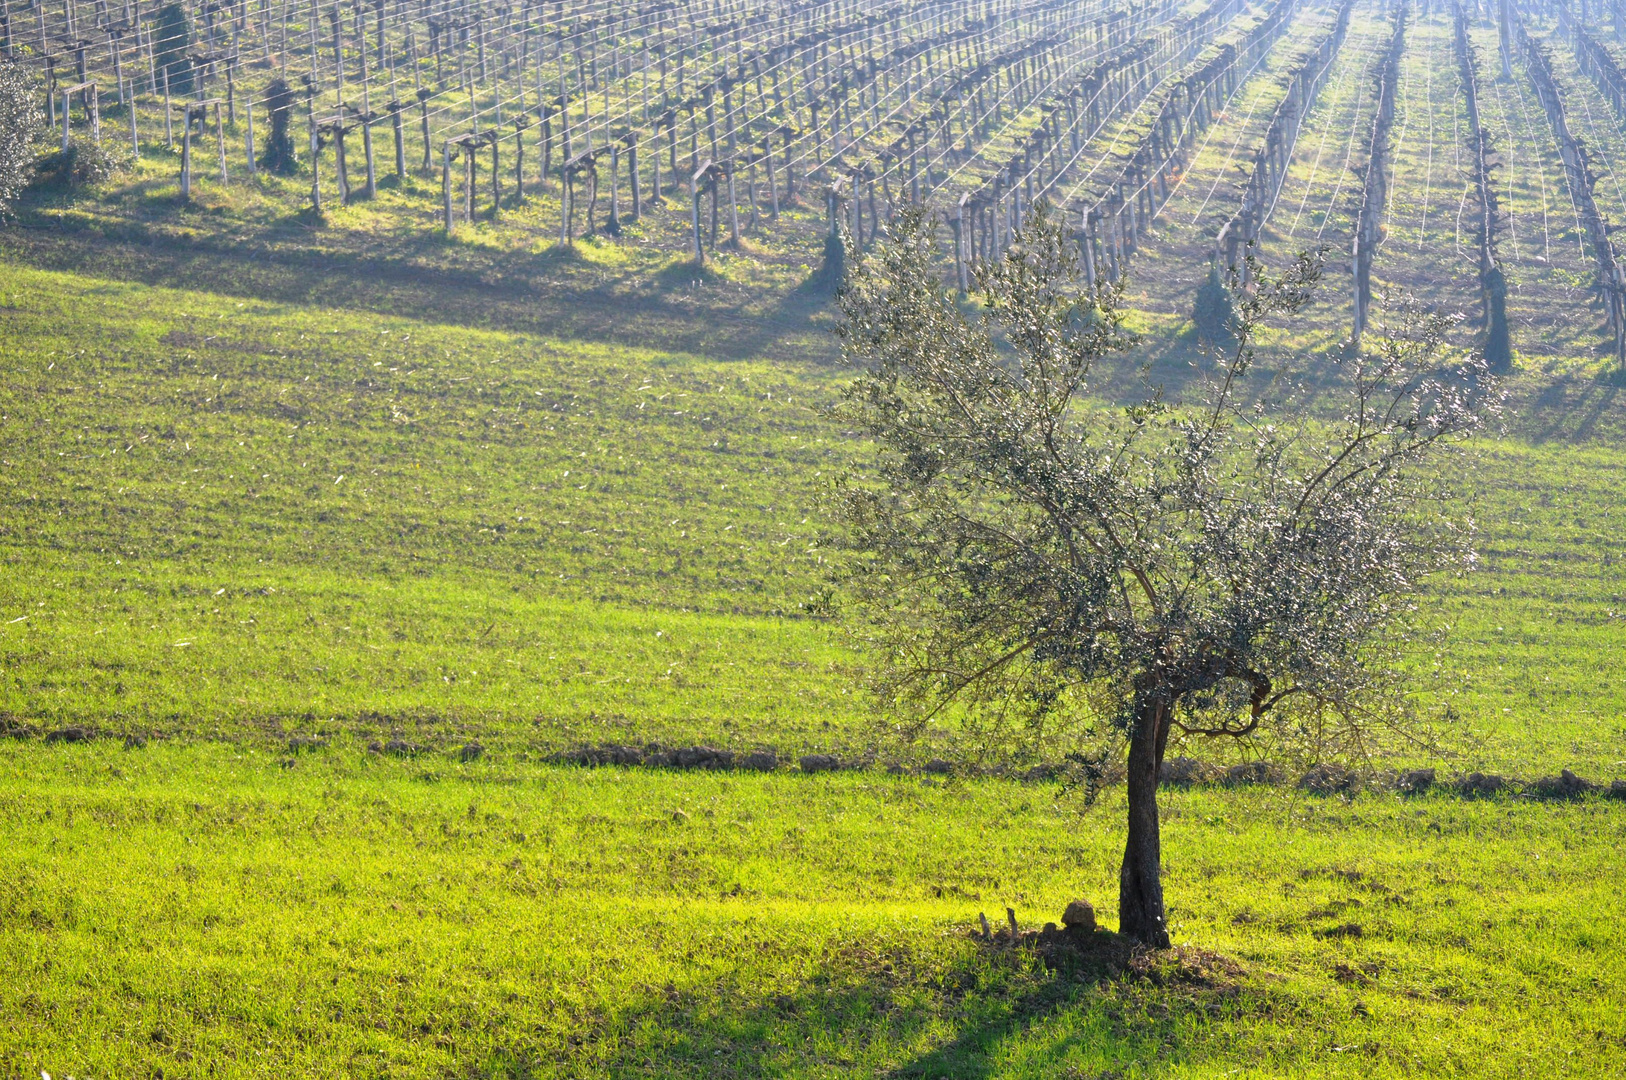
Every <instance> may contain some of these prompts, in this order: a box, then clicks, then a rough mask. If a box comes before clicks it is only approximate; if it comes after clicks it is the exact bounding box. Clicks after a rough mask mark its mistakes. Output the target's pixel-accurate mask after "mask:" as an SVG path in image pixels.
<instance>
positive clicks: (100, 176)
mask: <svg viewBox="0 0 1626 1080" xmlns="http://www.w3.org/2000/svg"><path fill="white" fill-rule="evenodd" d="M128 160H129V152H128V151H126V150H125V149H124V148H123V147H122V146H120V147H117V148H115V147H114V146H113V144H110V143H104V144H102V145H97V144H96V143H94V142H92V141H90V140H89V139H86V138H81V137H79V136H77V135H76V136H74V137H73V138H72V139H71V140H70V141H69V143H68V148H67V149H66V150H64V149H61V148H58V149H56V150H53V151H51V152H50V153H49V154H46V155H45V156H44V157H42V158H40V160H39V163H38V164H37V165H36V166H35V174H36V180H35V183H36V184H37V185H39V186H40V187H78V186H79V185H81V184H99V183H101V182H102V181H103V180H106V179H108V178H109V177H111V176H112V175H113V174H114V173H115V172H117V171H118V169H119V168H120V167H122V166H123V165H124V164H125V163H126V162H127V161H128Z"/></svg>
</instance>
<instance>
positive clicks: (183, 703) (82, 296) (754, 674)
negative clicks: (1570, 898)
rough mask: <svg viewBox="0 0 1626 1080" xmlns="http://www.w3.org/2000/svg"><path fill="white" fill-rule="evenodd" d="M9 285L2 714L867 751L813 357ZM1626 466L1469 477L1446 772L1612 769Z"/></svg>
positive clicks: (845, 451)
mask: <svg viewBox="0 0 1626 1080" xmlns="http://www.w3.org/2000/svg"><path fill="white" fill-rule="evenodd" d="M0 297H3V298H4V303H5V304H6V309H5V310H3V311H0V320H3V321H4V328H5V334H4V343H3V344H0V349H3V350H4V352H3V353H0V356H3V358H4V364H5V366H6V371H7V378H6V380H5V383H4V386H3V387H0V417H3V419H0V443H3V445H4V446H5V451H4V455H3V458H4V470H3V471H0V505H3V506H4V509H5V513H4V515H3V517H0V558H3V559H4V560H5V564H6V569H7V573H6V574H5V575H4V580H3V581H0V709H3V710H6V711H9V712H11V713H14V714H16V715H18V716H20V717H22V718H24V719H27V720H30V721H33V722H36V723H39V724H41V725H45V726H57V725H61V724H67V723H75V722H78V723H91V724H95V725H98V726H103V727H109V728H112V729H114V730H125V729H137V730H143V731H149V730H150V731H158V732H161V733H173V734H211V735H227V734H233V733H238V732H242V731H244V730H245V729H250V728H260V729H264V730H266V731H267V732H268V733H269V734H271V735H278V734H281V733H282V732H284V731H286V730H300V731H330V730H335V729H345V730H348V731H350V732H353V733H355V734H357V735H361V736H372V735H385V736H387V735H389V734H391V733H395V732H399V733H401V734H403V735H406V736H408V737H410V738H414V739H420V740H429V741H434V742H437V743H448V742H452V741H454V740H458V739H463V738H469V737H476V738H480V739H482V740H484V741H486V742H487V743H488V744H489V745H506V746H510V747H512V748H515V749H531V748H538V747H542V746H549V745H559V744H561V743H568V742H573V741H576V740H578V739H596V738H601V737H605V738H631V739H640V740H642V739H660V740H663V741H674V740H675V741H704V740H716V741H723V742H726V743H728V744H730V745H733V746H735V747H737V748H741V749H744V748H748V747H750V746H755V745H770V746H774V747H776V748H778V749H780V750H781V751H782V752H786V753H796V752H801V751H802V750H805V749H827V748H839V747H841V746H843V745H855V744H857V743H862V742H864V741H865V740H866V739H868V735H867V734H866V732H865V731H864V730H863V728H862V725H863V723H864V721H863V719H862V711H861V709H860V707H859V706H858V703H857V701H856V700H855V696H854V694H853V693H852V689H853V686H854V663H853V659H854V658H852V657H851V656H850V655H849V654H848V653H847V652H846V650H845V648H844V647H843V645H842V644H841V643H840V641H839V640H838V638H837V636H836V635H835V633H834V632H833V631H832V629H831V628H830V627H829V626H827V625H826V624H823V623H820V622H817V621H815V620H811V619H808V618H805V617H803V616H802V615H801V614H800V613H799V605H800V604H801V602H802V601H803V600H805V599H806V598H807V597H808V596H809V595H810V594H812V593H813V592H815V591H816V590H817V589H818V588H819V587H820V584H821V575H822V573H823V570H824V567H823V566H822V564H821V560H822V559H823V558H824V555H823V554H822V553H821V551H820V550H819V547H818V539H817V537H818V528H819V520H820V519H819V517H818V512H817V500H818V497H819V494H820V492H821V491H823V490H825V489H826V486H827V484H828V482H829V478H830V476H831V475H832V472H833V470H835V469H836V468H838V467H839V466H840V465H841V464H842V462H844V461H845V460H847V458H848V455H849V454H850V452H851V451H850V446H849V443H848V441H847V440H844V439H843V436H842V433H841V432H840V431H839V430H838V429H836V428H834V427H832V426H831V425H830V424H829V423H828V421H827V420H825V419H824V417H823V416H822V415H821V413H820V412H819V406H820V405H821V404H823V403H825V402H827V401H829V400H830V398H831V397H832V395H833V394H834V392H835V387H836V386H837V384H838V379H839V375H837V374H836V373H835V372H834V371H832V370H831V369H829V368H826V367H823V366H818V365H811V364H809V365H801V366H797V365H779V366H770V365H767V364H764V363H761V362H757V361H748V360H741V361H729V362H718V361H708V360H703V359H700V358H697V357H694V356H689V355H683V354H673V353H663V352H656V351H649V350H639V349H634V348H629V347H615V346H603V345H593V344H588V343H583V342H579V341H561V340H557V339H548V338H539V337H536V336H532V335H523V334H514V333H508V332H499V331H472V330H466V329H454V328H450V327H445V326H439V325H435V324H431V323H423V322H415V321H409V320H405V319H398V318H384V317H378V316H373V315H368V314H364V313H359V312H344V311H329V310H318V309H311V308H306V307H300V306H292V305H287V304H273V303H261V302H247V301H239V300H234V299H231V298H229V297H218V296H211V295H208V294H203V293H198V292H185V293H178V292H172V291H165V290H155V289H151V288H147V287H144V286H139V285H131V284H125V283H116V282H109V281H102V280H96V279H88V278H81V277H75V276H68V275H61V274H52V273H41V272H37V271H33V270H27V269H23V268H19V267H8V268H5V269H4V270H0ZM70 311H71V312H72V313H73V316H72V318H71V319H65V318H63V313H64V312H70ZM1617 461H1618V458H1617V456H1616V455H1615V453H1614V452H1613V451H1611V450H1609V449H1606V448H1603V447H1590V448H1578V447H1576V446H1573V445H1567V444H1562V443H1550V444H1544V445H1532V444H1530V443H1528V442H1523V441H1514V440H1507V441H1504V442H1501V443H1498V444H1496V445H1495V446H1494V447H1493V448H1492V449H1490V450H1489V452H1488V455H1487V463H1486V465H1485V467H1484V468H1483V469H1482V470H1481V471H1480V474H1479V477H1478V479H1477V480H1476V481H1474V482H1472V483H1470V484H1469V485H1467V486H1466V490H1467V491H1468V493H1469V496H1470V497H1472V498H1473V499H1474V504H1475V511H1476V513H1477V514H1478V515H1479V516H1480V518H1481V519H1482V523H1483V526H1484V529H1485V543H1484V548H1485V556H1486V558H1485V567H1486V572H1485V573H1481V574H1477V575H1474V576H1471V577H1469V578H1467V579H1465V580H1462V581H1459V582H1446V583H1442V589H1443V590H1444V591H1443V601H1444V603H1445V604H1446V607H1447V610H1448V612H1449V617H1450V619H1451V621H1452V622H1453V624H1454V626H1455V632H1454V634H1453V636H1452V639H1451V642H1450V646H1449V649H1448V651H1447V653H1446V654H1445V655H1444V657H1443V663H1444V667H1445V670H1446V673H1447V685H1448V686H1450V687H1455V688H1457V689H1459V690H1460V691H1461V694H1462V700H1461V701H1460V702H1458V703H1456V704H1455V705H1454V708H1455V709H1456V710H1457V712H1458V713H1459V714H1460V716H1461V717H1462V720H1463V721H1464V723H1463V724H1461V725H1459V726H1458V728H1457V729H1456V732H1455V734H1456V738H1455V741H1454V742H1453V743H1452V745H1451V749H1452V750H1453V751H1454V753H1455V754H1457V755H1459V756H1458V757H1455V758H1451V759H1448V760H1447V761H1446V762H1444V763H1445V764H1449V765H1452V766H1453V767H1458V766H1460V767H1469V766H1485V767H1493V768H1500V769H1509V770H1513V771H1516V772H1531V771H1538V770H1546V771H1552V770H1554V769H1556V768H1558V767H1560V766H1574V767H1577V768H1580V769H1582V770H1583V771H1590V772H1592V773H1594V774H1596V773H1598V772H1600V771H1601V772H1605V773H1607V772H1608V771H1609V770H1610V769H1616V768H1617V766H1616V763H1617V762H1619V761H1620V760H1621V759H1623V758H1626V742H1623V732H1622V728H1621V719H1620V717H1621V714H1622V712H1623V711H1626V709H1623V702H1626V686H1623V685H1622V684H1621V680H1619V679H1618V677H1617V676H1615V674H1614V673H1613V672H1611V671H1610V670H1609V664H1608V659H1607V658H1608V656H1609V654H1610V650H1611V649H1612V648H1613V647H1614V646H1615V645H1616V643H1617V642H1618V641H1619V639H1620V634H1621V630H1622V627H1623V622H1626V616H1623V615H1622V614H1621V613H1622V612H1626V564H1623V563H1622V561H1621V557H1622V554H1623V552H1622V551H1621V546H1622V544H1621V541H1620V537H1621V536H1622V535H1623V534H1626V529H1623V527H1622V522H1621V517H1622V514H1623V511H1622V510H1621V509H1620V508H1621V506H1622V505H1623V499H1622V498H1621V481H1620V479H1619V475H1618V469H1617V467H1616V463H1617ZM341 477H342V479H340V478H341ZM1469 675H1471V676H1472V678H1471V679H1468V678H1467V676H1469ZM1413 760H1416V758H1413ZM1617 771H1618V769H1617Z"/></svg>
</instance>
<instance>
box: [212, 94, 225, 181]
mask: <svg viewBox="0 0 1626 1080" xmlns="http://www.w3.org/2000/svg"><path fill="white" fill-rule="evenodd" d="M214 106H215V142H216V144H217V145H218V146H219V149H220V182H221V183H222V184H224V183H225V182H226V179H227V177H226V125H225V124H224V123H223V122H222V121H221V119H220V101H219V99H218V98H217V99H216V100H215V102H214Z"/></svg>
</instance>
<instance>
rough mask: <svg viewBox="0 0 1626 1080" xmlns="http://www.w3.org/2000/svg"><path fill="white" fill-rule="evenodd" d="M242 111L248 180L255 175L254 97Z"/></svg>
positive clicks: (132, 110)
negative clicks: (246, 121) (245, 127)
mask: <svg viewBox="0 0 1626 1080" xmlns="http://www.w3.org/2000/svg"><path fill="white" fill-rule="evenodd" d="M130 112H131V114H132V115H134V113H135V109H134V107H133V105H132V108H131V110H130ZM243 113H244V117H245V118H246V119H247V120H248V134H247V136H246V137H245V138H246V149H247V150H248V178H249V179H250V180H253V179H254V177H255V175H256V172H255V165H254V99H253V98H249V100H248V101H246V102H244V103H243Z"/></svg>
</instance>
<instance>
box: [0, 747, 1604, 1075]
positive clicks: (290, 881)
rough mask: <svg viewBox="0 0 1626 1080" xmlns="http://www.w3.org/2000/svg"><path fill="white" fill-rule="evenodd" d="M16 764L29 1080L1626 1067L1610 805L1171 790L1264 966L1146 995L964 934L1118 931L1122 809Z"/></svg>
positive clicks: (323, 768)
mask: <svg viewBox="0 0 1626 1080" xmlns="http://www.w3.org/2000/svg"><path fill="white" fill-rule="evenodd" d="M0 761H3V765H0V828H3V830H4V833H5V835H6V838H7V842H6V844H5V845H3V847H0V958H3V965H4V968H5V970H6V971H7V972H8V976H7V977H6V978H5V979H4V980H0V1011H3V1012H4V1014H5V1015H6V1017H7V1018H8V1019H7V1028H6V1036H5V1038H4V1039H3V1040H0V1070H4V1071H5V1072H6V1073H8V1074H11V1075H19V1076H22V1075H37V1070H40V1069H45V1070H48V1071H50V1072H51V1074H52V1075H53V1076H55V1075H64V1074H71V1075H76V1076H101V1075H156V1074H157V1071H158V1070H162V1071H163V1072H164V1074H165V1075H183V1076H184V1075H203V1074H205V1073H208V1074H211V1075H220V1076H291V1075H312V1076H326V1075H350V1076H374V1075H377V1076H383V1075H426V1076H467V1075H482V1076H484V1075H494V1076H534V1077H551V1076H558V1077H586V1076H702V1075H707V1076H760V1075H776V1076H833V1075H896V1076H942V1077H949V1076H953V1077H990V1076H1001V1077H1017V1076H1031V1077H1056V1076H1090V1077H1093V1076H1099V1075H1104V1074H1107V1073H1109V1072H1110V1071H1111V1070H1118V1075H1124V1076H1137V1075H1139V1076H1151V1075H1156V1076H1212V1075H1217V1074H1220V1073H1225V1072H1227V1071H1230V1070H1239V1072H1240V1074H1242V1075H1255V1076H1278V1075H1281V1076H1287V1075H1316V1076H1328V1075H1334V1076H1339V1075H1350V1076H1355V1075H1367V1076H1371V1075H1378V1076H1401V1075H1417V1074H1419V1073H1423V1074H1428V1075H1459V1076H1478V1077H1485V1076H1522V1075H1530V1073H1532V1072H1537V1071H1539V1072H1541V1073H1542V1074H1547V1075H1573V1076H1603V1075H1614V1074H1618V1073H1619V1072H1620V1071H1621V1070H1622V1069H1626V1024H1623V1021H1622V1017H1623V1016H1626V1008H1623V1006H1626V997H1623V988H1622V985H1621V983H1620V980H1619V974H1618V973H1619V964H1620V962H1621V959H1622V956H1623V953H1626V935H1623V933H1622V930H1621V926H1622V925H1623V922H1622V916H1623V915H1626V911H1623V910H1622V903H1623V901H1622V896H1621V893H1620V890H1619V889H1618V888H1617V887H1616V883H1615V874H1614V870H1615V862H1616V859H1615V852H1616V851H1617V850H1618V848H1619V846H1620V845H1621V843H1623V842H1626V819H1623V818H1622V816H1621V814H1620V812H1619V809H1618V805H1616V804H1610V803H1605V802H1597V801H1582V802H1579V803H1571V804H1564V805H1540V804H1530V803H1510V802H1502V801H1481V802H1465V801H1461V800H1458V799H1455V798H1448V797H1426V798H1422V799H1416V800H1412V801H1402V800H1399V799H1397V798H1395V797H1392V796H1381V797H1363V798H1359V799H1357V800H1355V801H1353V802H1345V801H1342V800H1330V801H1327V800H1320V799H1316V798H1306V797H1300V796H1293V795H1287V794H1282V793H1277V792H1274V791H1256V792H1253V793H1238V792H1228V793H1215V792H1203V791H1192V792H1171V793H1169V794H1168V795H1167V796H1166V804H1167V812H1166V818H1167V826H1166V844H1167V858H1168V869H1167V875H1168V887H1169V889H1170V896H1171V902H1172V904H1173V905H1174V911H1173V928H1174V932H1175V935H1176V937H1177V938H1178V939H1179V940H1181V941H1182V942H1186V943H1188V944H1195V945H1197V946H1200V947H1202V948H1204V949H1208V950H1218V951H1220V952H1221V953H1224V954H1227V955H1229V956H1231V957H1234V958H1236V959H1237V960H1238V961H1239V962H1240V964H1241V967H1242V970H1241V971H1240V972H1239V973H1236V974H1234V975H1228V976H1224V977H1222V978H1219V979H1210V980H1198V981H1194V982H1190V981H1181V980H1180V979H1179V978H1171V979H1168V980H1165V981H1164V982H1162V983H1161V984H1160V983H1159V982H1157V981H1152V980H1147V979H1133V978H1128V979H1121V980H1111V979H1108V980H1102V981H1094V980H1091V979H1089V978H1085V977H1079V978H1072V977H1069V976H1067V975H1065V974H1057V973H1051V972H1047V971H1045V970H1044V969H1043V967H1042V966H1041V965H1039V964H1037V963H1036V962H1035V961H1034V960H1033V959H1032V957H1031V956H1028V955H1026V954H1023V953H1021V952H1016V951H1011V950H989V949H987V948H985V947H983V946H981V945H979V944H977V943H976V942H974V941H972V940H971V939H970V937H969V936H968V931H969V929H970V928H971V927H972V926H974V925H975V917H976V914H977V913H978V912H979V911H983V912H988V913H989V915H990V917H992V918H995V919H996V921H997V920H998V919H999V918H1000V917H1001V915H1002V909H1003V907H1004V906H1005V905H1007V904H1008V905H1011V906H1013V907H1014V908H1015V909H1016V910H1017V912H1018V916H1019V918H1020V919H1021V920H1022V922H1023V924H1024V925H1025V926H1028V927H1032V926H1036V925H1037V924H1038V923H1039V922H1042V921H1045V920H1054V919H1056V917H1057V915H1058V913H1059V912H1060V910H1061V908H1062V906H1063V905H1064V904H1065V903H1066V902H1067V901H1068V900H1069V899H1071V898H1072V896H1073V895H1074V894H1075V893H1083V894H1085V895H1088V896H1091V897H1094V898H1096V899H1097V900H1101V899H1105V898H1108V897H1110V895H1111V889H1112V885H1111V883H1112V880H1113V878H1114V873H1115V871H1114V867H1115V855H1116V851H1117V845H1118V821H1119V818H1120V816H1121V807H1119V806H1118V805H1117V804H1118V797H1117V796H1116V795H1109V796H1108V797H1107V798H1106V799H1105V800H1104V801H1103V803H1102V804H1101V805H1098V806H1097V807H1096V808H1095V809H1094V810H1093V811H1089V812H1086V811H1084V809H1083V807H1082V806H1081V804H1080V803H1078V802H1077V801H1076V800H1074V799H1071V798H1067V797H1058V792H1057V789H1056V788H1055V787H1053V786H1051V785H1017V784H1010V783H1005V782H995V781H979V782H969V783H967V782H957V781H950V782H947V783H942V784H935V783H932V782H929V781H928V782H922V781H920V780H917V779H913V778H907V777H903V778H887V777H879V776H866V775H847V776H834V777H831V776H819V777H803V776H798V775H794V774H791V775H786V774H780V775H769V776H730V775H718V774H656V773H649V772H639V771H626V770H618V769H602V770H576V769H558V768H552V767H541V766H536V765H526V764H524V763H518V762H513V761H499V762H493V761H480V762H474V763H468V764H460V763H458V762H456V760H455V759H452V758H446V757H438V756H437V757H436V758H434V759H433V760H426V759H419V760H416V761H408V762H394V761H390V760H388V759H380V758H377V757H373V756H370V755H366V754H362V753H357V752H355V751H354V750H353V749H351V748H349V747H334V748H330V749H328V750H325V751H321V752H317V753H314V754H306V755H302V756H300V757H298V758H297V759H294V761H295V763H294V764H293V766H292V767H291V768H289V767H283V766H284V763H283V762H280V761H279V760H278V758H277V756H276V755H271V754H266V753H264V752H257V751H256V750H255V749H254V748H234V747H228V746H220V745H208V744H192V745H179V746H148V747H147V748H145V749H140V750H132V751H123V750H119V749H116V748H115V747H114V746H113V745H112V744H108V743H101V744H94V745H90V746H71V747H55V748H48V749H41V748H38V747H36V746H28V745H17V744H8V745H4V746H0ZM115 867H116V870H115ZM1351 927H1358V928H1359V929H1358V930H1353V929H1351ZM1357 935H1358V936H1357ZM1170 974H1177V972H1176V971H1175V970H1173V969H1171V970H1170Z"/></svg>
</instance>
